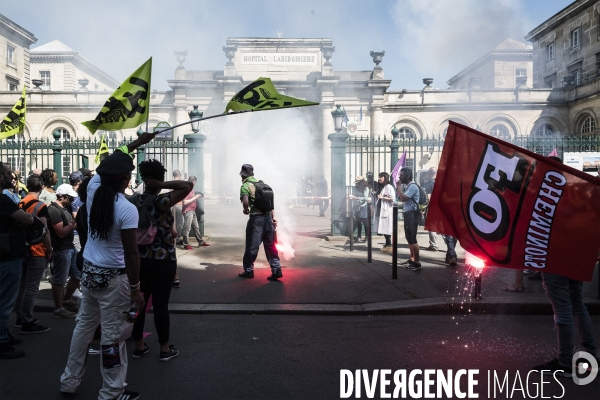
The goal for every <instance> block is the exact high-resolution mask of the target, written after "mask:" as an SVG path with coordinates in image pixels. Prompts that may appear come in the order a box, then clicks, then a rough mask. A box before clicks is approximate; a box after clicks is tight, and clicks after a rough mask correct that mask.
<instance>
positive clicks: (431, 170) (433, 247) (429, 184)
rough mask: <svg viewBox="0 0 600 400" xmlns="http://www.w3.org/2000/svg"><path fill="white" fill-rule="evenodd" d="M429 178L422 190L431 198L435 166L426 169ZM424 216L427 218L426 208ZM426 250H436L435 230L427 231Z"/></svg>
mask: <svg viewBox="0 0 600 400" xmlns="http://www.w3.org/2000/svg"><path fill="white" fill-rule="evenodd" d="M427 175H428V176H429V180H428V181H427V182H426V183H425V184H424V185H423V190H425V193H426V194H427V198H429V199H431V193H433V187H434V186H435V178H436V176H437V168H436V167H431V168H429V171H427ZM425 218H427V210H425ZM425 250H428V251H438V250H439V248H438V244H437V234H436V233H435V232H429V247H427V248H425Z"/></svg>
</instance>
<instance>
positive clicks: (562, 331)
mask: <svg viewBox="0 0 600 400" xmlns="http://www.w3.org/2000/svg"><path fill="white" fill-rule="evenodd" d="M548 158H549V159H551V160H554V161H557V162H559V163H562V160H561V159H560V158H559V157H555V156H551V157H548ZM542 285H543V286H544V290H545V291H546V295H547V296H548V299H549V300H550V304H552V309H553V310H554V328H555V330H556V337H557V339H558V355H557V357H555V358H553V359H552V360H551V361H549V362H547V363H545V364H542V365H538V366H535V367H533V369H534V370H537V371H543V373H544V374H548V375H552V374H556V375H558V376H564V377H571V375H572V374H571V371H572V366H571V365H572V359H573V349H574V347H575V338H574V333H575V327H577V330H578V332H579V336H581V347H582V348H583V350H585V351H586V352H588V353H590V354H591V355H592V356H593V357H595V358H596V360H598V353H597V349H596V345H595V342H594V326H593V325H592V319H591V318H590V314H589V313H588V310H587V307H586V306H585V304H584V303H583V282H582V281H577V280H574V279H569V278H567V277H566V276H562V275H558V274H551V273H548V272H542Z"/></svg>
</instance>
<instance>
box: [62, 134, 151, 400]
mask: <svg viewBox="0 0 600 400" xmlns="http://www.w3.org/2000/svg"><path fill="white" fill-rule="evenodd" d="M153 137H154V135H152V134H143V135H140V136H139V137H138V139H137V140H135V141H133V142H132V143H130V144H129V145H127V146H123V147H121V148H119V149H118V150H117V151H115V153H114V154H112V155H110V156H108V157H107V158H106V159H104V161H102V163H101V164H100V166H99V167H98V168H97V169H96V172H97V175H95V176H94V177H93V178H92V179H91V180H90V182H89V184H88V188H87V195H88V198H87V202H86V208H87V212H88V213H89V225H88V229H89V233H88V241H87V243H86V245H85V250H84V253H83V256H84V266H83V275H82V291H83V298H82V300H81V308H80V310H79V315H78V318H77V325H76V326H75V330H74V331H73V338H72V339H71V349H70V352H69V359H68V361H67V366H66V367H65V372H64V373H63V375H62V376H61V389H60V390H61V392H63V393H74V392H75V391H76V390H77V387H78V386H79V384H80V383H81V378H82V376H83V372H84V369H85V360H86V355H87V348H88V345H89V343H90V341H91V340H92V336H93V335H94V331H95V330H96V328H97V327H98V323H101V325H102V339H101V340H102V341H101V351H102V353H101V362H102V366H101V368H100V371H101V373H102V380H103V384H102V389H101V390H100V393H99V397H98V398H99V399H101V400H104V399H107V400H108V399H129V400H134V399H137V398H139V393H137V392H132V391H129V390H126V389H125V386H126V385H127V384H126V383H125V379H126V377H127V351H126V347H125V339H126V338H127V337H129V335H130V334H131V330H132V328H133V323H132V322H133V321H131V318H130V317H129V315H130V311H131V313H135V312H136V311H139V310H141V309H142V308H143V307H144V305H145V303H144V298H143V297H142V295H141V294H140V281H139V269H140V257H139V253H138V247H137V235H136V233H137V227H138V218H139V217H138V211H137V209H136V208H135V206H134V205H133V204H131V203H130V202H129V201H127V199H126V198H125V195H124V192H125V188H127V185H128V184H129V181H130V180H131V172H132V171H133V170H134V169H135V167H134V165H133V160H132V158H131V157H130V156H129V155H128V154H125V153H123V152H122V151H121V150H123V151H126V152H127V153H131V152H133V151H134V150H135V149H136V148H138V147H139V146H141V145H144V144H146V143H148V142H150V140H152V138H153ZM132 302H133V303H134V305H135V307H136V308H137V310H136V308H132V306H131V304H132Z"/></svg>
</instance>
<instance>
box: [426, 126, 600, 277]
mask: <svg viewBox="0 0 600 400" xmlns="http://www.w3.org/2000/svg"><path fill="white" fill-rule="evenodd" d="M599 198H600V179H598V178H596V177H593V176H591V175H588V174H586V173H584V172H582V171H578V170H576V169H573V168H571V167H568V166H566V165H563V164H561V163H559V162H557V161H554V160H551V159H548V158H546V157H544V156H541V155H538V154H534V153H532V152H530V151H528V150H525V149H522V148H519V147H517V146H514V145H512V144H510V143H506V142H503V141H501V140H498V139H496V138H494V137H491V136H488V135H485V134H483V133H481V132H478V131H476V130H474V129H471V128H468V127H466V126H463V125H460V124H457V123H454V122H450V126H449V128H448V133H447V135H446V141H445V143H444V149H443V152H442V159H441V161H440V165H439V169H438V174H437V179H436V181H435V186H434V189H433V194H432V197H431V201H430V205H429V211H428V215H427V222H426V225H425V230H427V231H431V232H438V233H443V234H446V235H451V236H454V237H456V238H458V240H459V241H460V244H461V246H462V247H463V248H464V249H465V250H466V251H468V252H470V253H472V254H474V255H476V256H477V257H479V258H481V259H483V260H484V261H485V262H486V263H487V264H488V265H495V266H498V267H506V268H514V269H525V268H527V269H533V270H536V271H542V272H549V273H554V274H559V275H563V276H566V277H569V278H571V279H576V280H580V281H588V282H589V281H591V279H592V275H593V270H594V264H595V262H596V258H597V256H598V250H599V249H600V201H598V199H599Z"/></svg>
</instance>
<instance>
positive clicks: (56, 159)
mask: <svg viewBox="0 0 600 400" xmlns="http://www.w3.org/2000/svg"><path fill="white" fill-rule="evenodd" d="M52 136H53V137H54V143H52V152H53V155H52V162H53V164H54V166H53V168H52V169H53V170H54V172H56V176H58V182H57V183H56V185H54V189H56V188H57V187H58V186H59V185H61V184H63V183H65V182H63V177H62V154H61V152H62V143H61V142H60V133H59V132H58V130H55V131H54V132H52Z"/></svg>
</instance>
